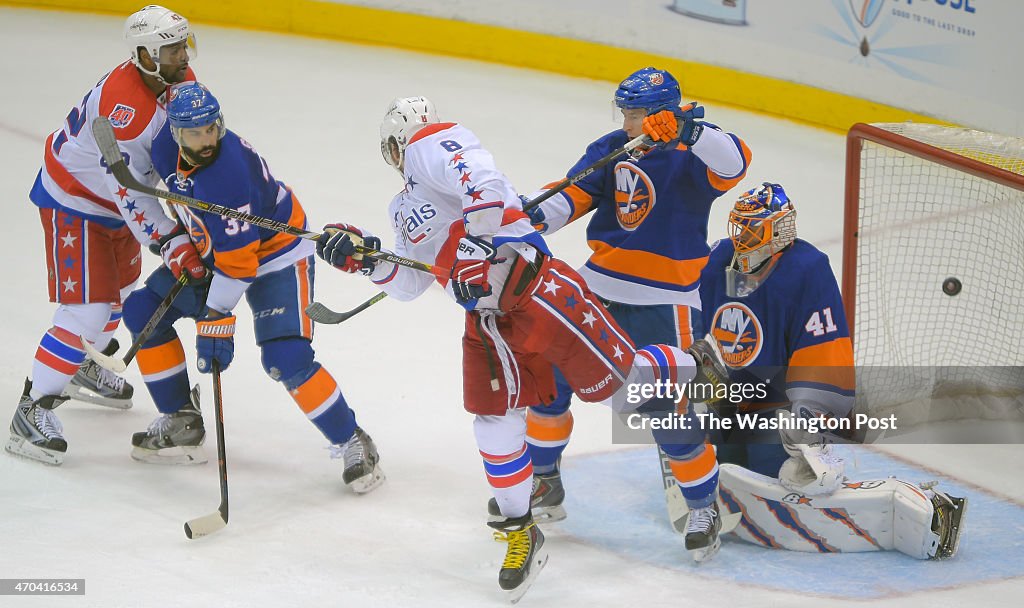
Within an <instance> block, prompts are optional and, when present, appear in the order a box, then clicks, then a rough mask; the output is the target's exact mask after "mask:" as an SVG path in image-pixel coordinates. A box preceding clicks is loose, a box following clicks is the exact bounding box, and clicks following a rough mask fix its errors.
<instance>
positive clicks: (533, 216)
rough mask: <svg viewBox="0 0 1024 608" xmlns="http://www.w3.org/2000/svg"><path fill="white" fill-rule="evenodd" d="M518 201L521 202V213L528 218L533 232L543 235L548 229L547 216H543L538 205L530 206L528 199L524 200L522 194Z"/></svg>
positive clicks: (542, 211) (542, 210)
mask: <svg viewBox="0 0 1024 608" xmlns="http://www.w3.org/2000/svg"><path fill="white" fill-rule="evenodd" d="M519 200H520V201H522V202H523V211H525V212H526V215H527V216H528V217H529V218H530V223H531V224H533V228H534V230H536V231H537V232H539V233H541V234H544V232H545V231H546V230H547V229H548V222H547V219H548V218H547V216H546V215H545V214H544V209H542V208H541V206H540V205H533V206H532V207H531V206H530V199H528V198H526V197H525V196H523V195H522V194H520V195H519Z"/></svg>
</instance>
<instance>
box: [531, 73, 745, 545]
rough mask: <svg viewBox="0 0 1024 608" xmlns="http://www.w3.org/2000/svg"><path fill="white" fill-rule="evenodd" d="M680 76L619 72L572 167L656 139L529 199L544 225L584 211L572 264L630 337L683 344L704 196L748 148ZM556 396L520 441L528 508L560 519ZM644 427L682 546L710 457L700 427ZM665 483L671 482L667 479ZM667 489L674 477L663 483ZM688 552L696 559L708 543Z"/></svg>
mask: <svg viewBox="0 0 1024 608" xmlns="http://www.w3.org/2000/svg"><path fill="white" fill-rule="evenodd" d="M681 101H682V96H681V92H680V89H679V84H678V82H677V81H676V79H675V78H674V77H673V76H672V75H671V74H670V73H668V72H666V71H664V70H659V69H656V68H653V67H649V68H644V69H642V70H638V71H636V72H634V73H633V74H631V75H630V76H629V77H628V78H626V79H625V80H623V81H622V83H621V84H620V85H619V87H618V89H617V90H616V91H615V105H616V107H617V108H618V109H619V110H620V111H621V113H622V129H618V130H616V131H613V132H611V133H608V134H607V135H605V136H603V137H601V138H600V139H598V140H597V141H595V142H593V143H592V144H590V145H589V146H588V147H587V150H586V152H585V153H584V155H583V157H582V158H580V160H579V161H577V163H576V164H575V165H574V166H573V167H572V168H571V169H570V170H569V172H568V174H569V175H572V174H574V173H576V172H578V171H579V170H580V169H581V168H583V167H586V166H587V165H589V164H591V163H592V162H593V161H594V160H596V159H598V158H600V157H602V156H604V155H605V154H607V153H608V152H610V151H611V150H613V149H615V148H617V147H619V146H621V145H623V144H624V143H626V142H627V141H629V140H630V139H633V138H635V137H637V136H639V135H641V134H644V133H646V134H647V135H648V136H650V137H651V139H652V140H653V141H654V142H656V144H655V145H653V146H650V147H646V148H643V149H641V150H640V151H639V152H637V153H634V155H633V156H632V157H630V158H626V159H623V160H621V161H619V162H617V163H614V164H611V165H608V166H606V167H605V168H603V169H599V170H597V171H595V172H594V173H592V174H591V175H589V176H587V177H586V178H584V179H582V180H580V181H579V182H578V183H577V184H575V185H573V186H570V187H569V188H567V189H566V190H565V191H564V192H563V193H561V194H558V195H556V196H554V197H552V198H550V199H549V200H547V201H545V202H544V203H542V204H541V205H539V206H537V207H535V208H533V209H531V210H529V213H530V214H531V217H532V218H533V220H534V221H535V223H536V224H537V225H538V226H539V227H540V228H541V230H542V232H544V233H552V232H554V231H556V230H559V229H561V228H562V227H564V226H565V225H567V224H569V223H570V222H573V221H575V220H578V219H580V218H582V217H584V216H586V215H587V214H591V215H590V219H589V222H588V224H587V241H588V243H589V244H590V247H591V249H592V250H593V254H592V255H591V256H590V259H589V260H587V263H586V264H585V265H584V266H583V268H581V269H580V274H581V275H582V276H583V277H584V278H585V279H586V281H587V284H588V285H590V288H591V289H592V290H593V291H594V293H595V294H596V295H597V296H598V297H600V298H601V299H602V300H604V302H605V304H606V306H607V307H608V310H609V312H610V313H611V314H612V316H613V317H614V318H615V320H616V321H618V322H619V324H620V325H621V326H622V327H623V329H625V330H626V331H627V332H628V333H629V335H630V337H631V338H633V340H634V341H635V342H636V343H638V344H647V343H659V342H660V343H667V344H673V345H676V346H678V347H680V348H684V349H685V348H687V347H689V346H690V345H691V344H692V343H693V341H694V338H695V337H699V336H700V335H703V334H702V333H698V334H697V336H694V333H695V332H700V331H701V325H700V299H699V296H698V291H697V288H698V284H699V282H698V279H699V275H700V272H701V269H702V268H703V267H704V264H705V262H706V260H707V255H708V245H707V226H708V215H709V213H710V209H711V205H712V204H713V203H714V201H715V200H716V199H717V198H718V197H720V196H721V195H722V194H724V193H725V192H726V191H728V190H729V189H730V188H732V187H733V186H735V185H736V184H737V183H738V182H739V181H740V180H741V179H743V177H744V176H745V175H746V171H747V166H748V165H749V163H750V159H751V154H750V150H749V149H748V148H747V146H746V144H745V143H744V142H743V141H742V140H741V139H740V138H739V137H737V136H735V135H732V134H730V133H725V132H723V131H721V130H720V129H718V127H716V126H714V125H712V124H711V123H706V122H703V121H701V120H700V118H702V117H703V115H704V109H703V108H702V107H701V106H699V105H697V104H696V103H690V104H687V105H686V106H683V107H680V103H681ZM558 388H559V394H558V398H557V399H556V400H555V402H554V403H552V404H551V405H549V406H546V407H535V408H531V410H530V413H529V415H528V441H529V446H530V456H531V458H532V459H533V466H534V473H535V481H536V483H535V492H534V497H533V498H534V500H533V504H534V508H535V511H536V512H537V514H538V515H542V516H546V517H547V518H548V519H555V520H557V519H561V518H562V517H565V511H564V509H563V507H562V506H561V502H562V499H563V497H564V490H563V488H562V483H561V476H560V473H559V469H558V463H559V458H560V456H561V453H562V451H563V450H564V449H565V446H566V444H567V443H568V441H569V434H570V432H571V430H572V414H571V412H570V411H569V400H570V397H571V392H570V391H569V390H568V386H567V385H566V384H565V383H564V382H559V386H558ZM677 407H679V408H685V407H686V404H685V403H682V404H679V405H678V406H677V404H675V403H672V402H670V401H668V400H661V402H660V403H657V404H648V405H647V406H645V408H646V409H647V410H658V409H659V408H660V409H661V410H663V411H665V412H669V411H673V410H675V409H676V408H677ZM673 435H674V436H668V435H667V434H665V433H664V432H655V440H656V441H657V442H658V443H659V445H660V446H661V448H662V450H664V452H665V453H667V455H668V463H669V465H670V466H671V470H672V476H673V477H674V481H675V483H676V484H678V486H679V488H680V490H681V492H682V494H683V496H684V497H685V499H686V503H687V505H688V506H689V508H690V509H692V510H696V513H697V516H696V517H691V518H690V519H689V527H688V528H687V530H686V531H687V534H688V535H691V534H692V535H693V536H692V538H693V539H695V540H694V541H693V542H690V541H688V542H687V545H688V546H693V547H697V546H698V545H699V544H700V542H702V541H698V540H696V539H699V538H702V537H706V536H707V534H708V532H709V527H710V526H712V525H714V524H713V522H714V521H715V520H714V514H713V511H714V500H715V494H716V487H717V464H716V460H715V454H714V450H713V448H711V447H710V446H709V445H706V444H705V443H704V441H703V439H702V438H701V437H698V436H696V435H695V436H694V437H693V438H690V439H687V438H686V437H681V436H680V434H678V433H675V434H673ZM668 483H670V484H671V483H672V480H669V481H668ZM670 490H674V488H670ZM703 553H704V555H701V552H695V554H694V557H695V558H699V559H705V558H706V557H710V555H711V554H713V551H706V550H705V551H703Z"/></svg>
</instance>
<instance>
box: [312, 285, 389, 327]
mask: <svg viewBox="0 0 1024 608" xmlns="http://www.w3.org/2000/svg"><path fill="white" fill-rule="evenodd" d="M386 297H388V294H387V292H384V291H381V292H378V293H377V295H375V296H373V297H372V298H370V299H369V300H367V301H365V302H363V303H362V304H360V305H359V306H356V307H355V308H353V309H352V310H349V311H346V312H334V311H333V310H331V309H330V308H327V307H326V306H324V305H323V304H321V303H320V302H313V303H312V304H310V305H309V306H307V307H306V316H307V317H309V318H310V319H313V320H314V321H316V322H317V323H323V324H325V325H337V324H338V323H341V322H342V321H345V320H346V319H348V318H349V317H351V316H353V315H357V314H359V313H361V312H363V311H364V310H366V309H367V308H369V307H371V306H373V305H374V304H376V303H377V302H380V301H381V300H383V299H384V298H386Z"/></svg>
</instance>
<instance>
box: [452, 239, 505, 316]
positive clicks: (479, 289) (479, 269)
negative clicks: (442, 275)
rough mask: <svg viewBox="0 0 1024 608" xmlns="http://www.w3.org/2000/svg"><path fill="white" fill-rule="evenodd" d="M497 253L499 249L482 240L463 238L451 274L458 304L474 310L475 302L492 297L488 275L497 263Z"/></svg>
mask: <svg viewBox="0 0 1024 608" xmlns="http://www.w3.org/2000/svg"><path fill="white" fill-rule="evenodd" d="M497 253H498V249H497V248H496V247H495V246H494V245H492V244H491V243H489V242H487V241H486V240H484V239H482V238H479V237H475V236H468V235H467V236H464V237H462V239H461V240H460V241H459V248H458V250H457V251H456V252H455V265H454V266H452V272H451V284H452V291H453V292H455V301H456V302H458V303H459V304H462V305H463V306H466V307H467V308H468V309H472V305H473V304H474V301H475V300H477V299H479V298H483V297H486V296H489V295H491V285H490V283H488V282H487V273H488V272H489V271H490V269H491V264H492V263H494V262H495V261H496V260H495V254H497ZM467 305H469V306H467Z"/></svg>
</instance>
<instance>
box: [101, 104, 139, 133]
mask: <svg viewBox="0 0 1024 608" xmlns="http://www.w3.org/2000/svg"><path fill="white" fill-rule="evenodd" d="M107 118H109V119H110V124H111V125H113V126H114V128H115V129H123V128H125V127H127V126H128V125H129V124H131V122H132V119H133V118H135V108H133V107H131V106H126V105H124V104H123V103H119V104H117V105H116V106H114V109H113V110H112V111H111V112H110V116H108V117H107Z"/></svg>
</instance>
